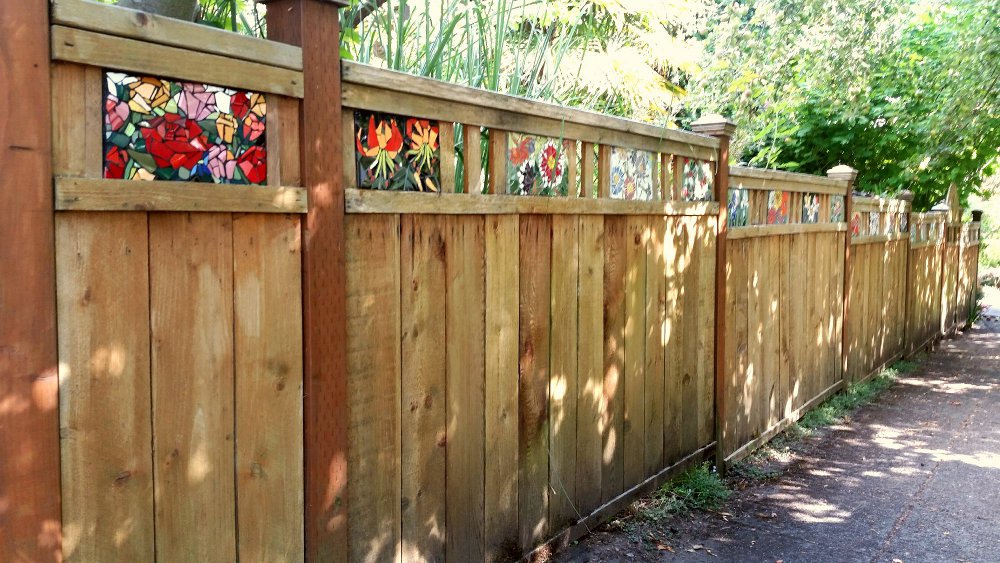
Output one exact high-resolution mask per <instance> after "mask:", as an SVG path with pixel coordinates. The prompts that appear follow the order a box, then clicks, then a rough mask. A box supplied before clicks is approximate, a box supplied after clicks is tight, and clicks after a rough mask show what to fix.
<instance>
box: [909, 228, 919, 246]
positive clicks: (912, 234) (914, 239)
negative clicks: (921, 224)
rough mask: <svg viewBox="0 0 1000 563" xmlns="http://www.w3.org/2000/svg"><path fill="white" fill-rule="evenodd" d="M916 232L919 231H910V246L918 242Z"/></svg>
mask: <svg viewBox="0 0 1000 563" xmlns="http://www.w3.org/2000/svg"><path fill="white" fill-rule="evenodd" d="M918 230H919V229H912V230H911V231H910V244H916V243H917V242H919V241H918V240H917V231H918Z"/></svg>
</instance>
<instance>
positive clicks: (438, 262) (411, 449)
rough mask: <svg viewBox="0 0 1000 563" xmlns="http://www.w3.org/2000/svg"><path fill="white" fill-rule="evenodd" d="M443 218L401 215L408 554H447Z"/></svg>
mask: <svg viewBox="0 0 1000 563" xmlns="http://www.w3.org/2000/svg"><path fill="white" fill-rule="evenodd" d="M443 222H444V220H443V219H441V218H438V217H434V216H421V215H408V216H403V217H402V218H401V219H400V223H401V225H400V226H401V235H400V241H399V244H400V255H401V258H400V291H401V299H400V315H401V316H400V320H401V323H402V325H401V337H402V350H401V361H402V382H401V385H400V392H401V398H400V404H401V406H402V412H401V413H400V426H401V431H402V434H401V438H400V440H401V442H400V445H401V458H400V471H401V472H402V485H401V487H402V488H401V491H400V492H401V494H402V498H401V501H400V511H401V512H400V519H401V527H402V532H401V534H402V536H401V537H402V554H403V558H404V559H406V560H410V559H413V560H430V561H434V560H441V559H443V558H444V555H445V533H446V529H447V528H446V518H445V516H446V515H445V502H446V492H445V491H446V489H445V447H444V446H445V443H444V442H445V438H446V432H445V429H446V425H447V419H446V416H447V414H446V413H447V408H446V402H445V389H446V373H447V372H446V363H445V362H446V357H445V356H446V350H447V349H448V348H449V346H448V338H447V332H446V330H445V327H446V324H445V297H446V292H447V286H446V282H445V280H446V277H445V233H444V225H443Z"/></svg>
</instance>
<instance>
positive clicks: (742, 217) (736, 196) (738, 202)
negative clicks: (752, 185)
mask: <svg viewBox="0 0 1000 563" xmlns="http://www.w3.org/2000/svg"><path fill="white" fill-rule="evenodd" d="M726 205H727V207H728V210H729V226H730V227H746V226H747V225H749V224H750V190H744V189H730V190H729V201H728V203H727V204H726Z"/></svg>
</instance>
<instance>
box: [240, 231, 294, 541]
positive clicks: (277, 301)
mask: <svg viewBox="0 0 1000 563" xmlns="http://www.w3.org/2000/svg"><path fill="white" fill-rule="evenodd" d="M299 240H300V237H299V219H298V217H296V216H293V215H278V216H265V215H262V214H256V215H243V216H238V217H236V218H235V219H234V220H233V256H234V262H233V290H234V292H235V294H234V295H235V298H234V303H235V308H234V319H235V322H234V329H235V333H234V337H235V344H234V351H235V358H236V360H235V366H236V376H235V377H236V382H235V390H236V394H235V403H236V404H235V413H236V476H237V480H236V502H237V524H238V526H239V530H238V533H237V538H238V553H239V557H240V559H244V560H249V561H293V560H297V561H301V560H302V559H303V553H304V551H303V549H304V546H303V543H302V542H303V534H302V530H303V522H302V506H303V504H302V503H303V487H302V282H301V276H300V272H301V263H300V254H299Z"/></svg>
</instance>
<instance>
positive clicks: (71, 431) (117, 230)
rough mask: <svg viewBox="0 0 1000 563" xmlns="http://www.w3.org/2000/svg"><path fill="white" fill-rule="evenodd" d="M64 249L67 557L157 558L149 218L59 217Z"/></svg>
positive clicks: (62, 411)
mask: <svg viewBox="0 0 1000 563" xmlns="http://www.w3.org/2000/svg"><path fill="white" fill-rule="evenodd" d="M56 249H57V256H56V265H57V269H58V271H59V279H58V284H57V299H58V303H59V362H60V365H61V366H62V367H61V369H60V384H59V386H60V394H59V403H60V405H59V429H60V442H61V449H62V485H63V488H62V491H63V515H62V522H63V534H64V535H63V537H64V543H63V547H64V551H63V558H64V560H66V561H81V562H82V561H99V560H107V559H120V560H128V561H151V560H153V559H154V558H155V554H154V551H153V467H152V460H153V452H152V447H151V443H152V421H151V420H150V410H149V404H150V379H149V276H148V272H149V264H148V258H149V253H148V248H147V225H146V214H145V213H128V214H125V213H90V214H85V215H84V214H69V215H66V214H64V215H61V216H59V217H57V218H56ZM95 405H100V407H98V408H95Z"/></svg>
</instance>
